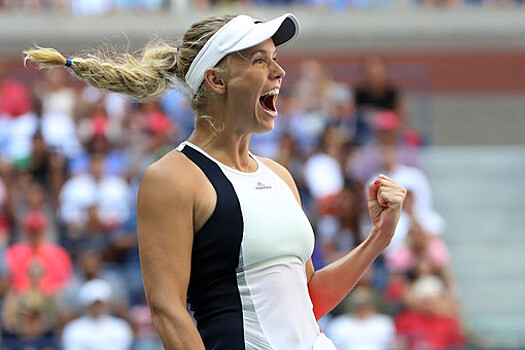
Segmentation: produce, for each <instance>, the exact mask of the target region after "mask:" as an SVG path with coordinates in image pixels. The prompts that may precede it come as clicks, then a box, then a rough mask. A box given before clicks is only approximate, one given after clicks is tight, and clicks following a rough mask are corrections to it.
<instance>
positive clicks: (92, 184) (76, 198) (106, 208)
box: [59, 154, 131, 240]
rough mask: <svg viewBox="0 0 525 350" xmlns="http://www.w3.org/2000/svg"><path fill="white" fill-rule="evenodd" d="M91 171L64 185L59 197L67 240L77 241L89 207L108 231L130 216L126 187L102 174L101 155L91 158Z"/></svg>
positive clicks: (102, 158)
mask: <svg viewBox="0 0 525 350" xmlns="http://www.w3.org/2000/svg"><path fill="white" fill-rule="evenodd" d="M90 170H91V171H90V172H89V173H84V174H80V175H77V176H74V177H72V178H71V179H69V180H68V181H66V183H65V184H64V186H63V188H62V190H61V193H60V209H59V212H60V218H61V220H62V221H63V222H64V223H65V224H66V226H67V227H66V229H67V235H68V238H69V239H73V240H76V239H79V238H80V236H81V234H82V232H83V229H84V225H85V224H86V223H87V221H88V219H89V208H90V207H96V208H97V211H96V214H97V218H98V220H100V222H101V223H102V224H103V225H104V227H105V228H106V229H108V230H113V229H116V228H118V227H119V226H120V225H122V223H123V222H124V221H125V220H126V219H127V218H128V216H129V214H130V200H131V198H130V192H129V186H128V184H127V183H126V181H125V180H124V179H122V178H121V177H119V176H115V175H105V174H104V155H103V154H94V155H92V157H91V167H90Z"/></svg>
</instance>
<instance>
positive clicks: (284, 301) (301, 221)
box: [177, 141, 335, 350]
mask: <svg viewBox="0 0 525 350" xmlns="http://www.w3.org/2000/svg"><path fill="white" fill-rule="evenodd" d="M186 147H191V149H192V150H194V151H197V152H198V153H199V154H200V155H201V156H204V157H205V158H206V159H207V160H208V161H211V162H213V163H214V164H215V165H216V166H218V169H220V172H221V173H222V174H223V175H224V176H225V178H226V179H227V180H228V181H229V182H230V183H231V187H232V188H233V191H234V192H235V193H234V195H235V196H236V197H237V199H238V203H239V206H238V208H239V209H240V213H239V214H240V215H228V216H230V217H231V220H230V221H232V220H240V221H242V222H241V223H239V225H238V227H242V232H239V234H240V236H239V242H238V243H240V244H237V245H235V247H236V248H235V249H238V256H237V258H238V259H237V260H236V261H235V262H236V264H237V266H236V268H235V271H234V274H235V281H236V288H237V291H238V298H239V299H240V300H239V301H240V304H239V305H240V310H239V312H240V313H241V314H242V334H243V338H244V339H243V342H244V348H245V349H253V350H266V349H268V350H270V349H274V350H293V349H297V350H302V349H304V350H310V349H335V347H333V344H332V343H331V342H330V341H329V340H328V339H327V338H326V337H324V336H320V330H319V327H318V325H317V322H316V320H315V316H314V314H313V305H312V302H311V300H310V296H309V293H308V286H307V280H306V270H305V264H306V262H307V261H308V259H310V257H311V255H312V252H313V248H314V234H313V230H312V227H311V225H310V223H309V221H308V219H307V217H306V215H305V213H304V211H303V210H302V208H301V206H300V205H299V203H298V202H297V200H296V198H295V196H294V194H293V192H292V190H291V189H290V188H289V187H288V185H287V184H286V183H285V182H284V181H283V180H282V179H281V178H280V177H279V176H278V175H277V174H275V173H274V172H273V171H272V170H270V168H268V167H267V166H266V165H265V164H263V163H262V162H260V161H259V160H258V159H257V158H255V157H254V156H253V155H252V154H251V153H250V156H251V157H252V158H253V159H254V160H255V161H256V162H257V170H256V171H255V172H252V173H245V172H241V171H238V170H236V169H233V168H231V167H228V166H226V165H224V164H222V163H220V162H219V161H217V160H215V159H214V158H212V157H211V156H210V155H208V154H207V153H206V152H205V151H203V150H202V149H200V148H199V147H197V146H195V145H193V144H191V143H189V142H187V141H186V142H183V143H182V144H181V145H180V146H179V147H178V148H177V149H178V150H180V151H182V150H183V149H184V148H186ZM186 151H187V152H186V153H187V155H188V154H190V155H194V158H195V157H196V158H199V157H200V156H197V155H196V154H195V153H194V152H191V151H190V150H186ZM183 153H185V152H183ZM191 158H192V157H191V156H190V159H191ZM192 160H193V159H192ZM206 162H207V161H205V160H201V163H206ZM197 165H199V164H197ZM209 167H212V166H211V165H209V166H204V167H202V166H201V169H202V170H203V171H204V172H205V174H206V176H207V177H208V179H210V182H212V184H213V183H214V182H215V181H211V178H213V177H220V176H219V175H218V173H216V175H212V173H213V171H210V170H207V169H208V168H209ZM203 168H204V169H203ZM221 186H222V185H214V187H215V188H216V190H217V188H218V187H221ZM222 187H228V186H222ZM217 193H218V195H219V193H222V192H219V191H217ZM221 196H224V195H222V194H221ZM219 203H221V204H220V205H221V206H225V205H224V204H222V203H223V202H222V201H219V200H218V201H217V205H219ZM216 210H217V208H216ZM237 211H239V210H237ZM212 216H213V215H212ZM212 221H214V222H217V220H216V219H214V220H212ZM230 223H231V222H230ZM207 224H208V223H207ZM207 224H205V226H206V225H207ZM210 226H211V225H210ZM217 227H218V226H217ZM208 228H209V227H208ZM220 231H221V230H220V229H219V230H217V232H218V233H214V234H213V235H222V233H221V232H220ZM230 231H231V229H228V232H230ZM199 234H200V231H199V232H197V233H196V235H195V237H198V236H199ZM203 237H204V235H203ZM208 246H210V247H211V246H212V245H211V244H210V245H208ZM213 246H214V247H217V244H214V245H213ZM237 247H238V248H237ZM218 249H220V248H218ZM195 251H196V246H195V244H194V253H195ZM232 252H233V250H232ZM232 255H233V254H232ZM232 258H234V257H232ZM216 261H217V260H216ZM217 264H219V262H217ZM192 270H193V266H192ZM196 279H197V278H195V279H194V280H196ZM190 280H191V279H190ZM232 280H233V279H232ZM190 284H191V282H190ZM222 288H223V287H217V288H216V289H215V290H219V289H222ZM224 289H225V290H226V288H224ZM203 290H204V289H203ZM203 293H205V292H203ZM219 308H220V306H219ZM210 313H213V312H212V311H211V312H210ZM206 320H207V322H206V323H207V324H210V323H213V322H211V321H209V318H206ZM239 320H240V318H239ZM197 321H199V320H198V319H197ZM230 322H231V321H230ZM198 323H199V322H198ZM209 327H210V328H212V329H213V326H209ZM199 330H200V331H201V334H202V333H203V332H204V334H205V335H206V334H208V333H213V331H210V332H206V330H201V329H200V328H199ZM217 332H219V331H217ZM232 338H235V337H232ZM236 341H239V340H236ZM205 344H206V340H205ZM316 344H317V345H316ZM323 344H324V345H323ZM327 344H328V345H327ZM206 346H207V349H208V348H209V347H208V344H206ZM314 346H315V347H314ZM328 346H331V347H328ZM214 348H216V349H222V348H221V347H216V346H214ZM228 348H229V349H236V348H237V347H236V345H233V344H231V345H228ZM238 348H242V347H238Z"/></svg>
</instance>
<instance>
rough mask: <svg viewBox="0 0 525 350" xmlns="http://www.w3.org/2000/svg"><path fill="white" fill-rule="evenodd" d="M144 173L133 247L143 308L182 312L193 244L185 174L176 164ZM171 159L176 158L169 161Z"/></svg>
mask: <svg viewBox="0 0 525 350" xmlns="http://www.w3.org/2000/svg"><path fill="white" fill-rule="evenodd" d="M167 157H169V156H166V157H164V158H163V159H161V160H160V161H159V162H157V163H155V164H153V165H152V166H150V167H149V168H148V170H147V171H146V173H145V174H144V177H143V179H142V183H141V185H140V189H139V195H138V201H137V214H138V219H137V223H138V229H137V231H138V244H139V252H140V261H141V266H142V273H143V277H144V287H145V290H146V296H147V299H148V303H149V305H150V307H152V308H164V307H169V306H174V305H176V306H179V307H184V308H185V307H186V293H187V288H188V283H189V278H190V267H191V250H192V245H193V234H194V229H193V205H194V203H193V202H194V196H193V195H192V180H191V174H188V173H189V172H188V167H187V166H185V165H186V164H184V162H183V160H182V159H180V158H179V159H165V158H167ZM175 158H176V157H175Z"/></svg>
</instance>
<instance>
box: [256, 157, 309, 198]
mask: <svg viewBox="0 0 525 350" xmlns="http://www.w3.org/2000/svg"><path fill="white" fill-rule="evenodd" d="M256 158H257V159H258V160H259V161H260V162H261V163H263V164H264V165H266V166H267V167H268V168H269V169H270V170H271V171H273V172H274V173H275V174H276V175H277V176H279V177H280V178H281V179H282V180H283V181H284V182H285V183H286V184H287V185H288V187H290V190H292V192H293V194H294V196H295V197H296V199H297V201H298V202H299V203H301V199H300V197H299V191H298V190H297V186H296V185H295V181H294V179H293V177H292V174H290V172H289V171H288V169H286V168H285V167H284V166H282V165H281V164H279V163H277V162H276V161H275V160H272V159H270V158H264V157H258V156H256Z"/></svg>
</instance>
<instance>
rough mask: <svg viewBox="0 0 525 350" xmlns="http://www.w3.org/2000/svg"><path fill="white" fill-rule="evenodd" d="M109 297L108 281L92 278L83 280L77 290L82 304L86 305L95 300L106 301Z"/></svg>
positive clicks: (109, 287)
mask: <svg viewBox="0 0 525 350" xmlns="http://www.w3.org/2000/svg"><path fill="white" fill-rule="evenodd" d="M110 298H111V286H110V285H109V283H108V282H106V281H104V280H100V279H94V280H90V281H87V282H85V283H84V284H83V285H82V287H80V291H79V299H80V303H81V304H82V306H84V307H87V306H89V305H91V304H93V303H94V302H95V301H101V302H103V303H107V302H108V301H109V300H110Z"/></svg>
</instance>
